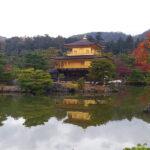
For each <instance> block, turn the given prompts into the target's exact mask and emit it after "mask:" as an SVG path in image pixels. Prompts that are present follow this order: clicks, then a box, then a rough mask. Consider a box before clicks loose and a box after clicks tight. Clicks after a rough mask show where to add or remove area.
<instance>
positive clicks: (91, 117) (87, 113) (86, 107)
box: [57, 98, 107, 128]
mask: <svg viewBox="0 0 150 150" xmlns="http://www.w3.org/2000/svg"><path fill="white" fill-rule="evenodd" d="M106 104H107V102H106V101H104V100H94V99H86V100H85V99H84V100H79V99H71V98H70V99H69V98H67V99H64V100H63V101H62V102H60V103H59V104H58V105H57V106H58V107H59V108H62V109H64V110H65V111H66V115H67V119H65V120H64V122H65V123H70V124H75V125H79V126H82V127H83V128H86V127H88V126H91V125H95V124H97V123H96V120H97V116H96V115H95V114H96V110H97V109H96V108H95V107H96V106H97V107H99V106H102V105H106ZM102 118H103V117H102ZM100 122H101V123H103V121H100Z"/></svg>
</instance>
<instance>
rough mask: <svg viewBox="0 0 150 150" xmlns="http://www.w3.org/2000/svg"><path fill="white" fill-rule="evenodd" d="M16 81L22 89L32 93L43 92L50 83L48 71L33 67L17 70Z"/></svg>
mask: <svg viewBox="0 0 150 150" xmlns="http://www.w3.org/2000/svg"><path fill="white" fill-rule="evenodd" d="M17 81H18V84H19V85H20V87H21V89H22V90H24V91H26V92H31V93H33V94H39V93H43V92H45V91H46V90H48V89H49V88H50V87H51V85H52V79H51V76H50V74H49V73H47V72H44V71H42V70H35V69H33V68H29V69H22V70H19V71H18V76H17Z"/></svg>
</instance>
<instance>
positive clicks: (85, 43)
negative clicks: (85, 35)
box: [65, 39, 101, 47]
mask: <svg viewBox="0 0 150 150" xmlns="http://www.w3.org/2000/svg"><path fill="white" fill-rule="evenodd" d="M93 45H96V46H98V47H101V45H100V44H98V43H96V42H91V41H89V40H88V39H82V40H79V41H75V42H73V43H69V44H65V46H66V47H77V46H93Z"/></svg>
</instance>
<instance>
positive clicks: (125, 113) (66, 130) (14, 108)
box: [0, 87, 150, 150]
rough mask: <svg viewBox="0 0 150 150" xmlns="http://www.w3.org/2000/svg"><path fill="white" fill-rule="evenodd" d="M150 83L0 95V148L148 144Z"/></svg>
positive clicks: (91, 149) (85, 149)
mask: <svg viewBox="0 0 150 150" xmlns="http://www.w3.org/2000/svg"><path fill="white" fill-rule="evenodd" d="M148 103H150V88H149V87H146V88H126V89H125V90H122V91H121V92H119V93H115V94H112V95H109V96H105V97H104V96H103V97H102V96H101V97H99V96H96V95H93V96H89V95H88V96H87V95H86V96H81V95H80V96H79V95H65V96H56V95H55V96H48V97H34V96H23V95H1V96H0V150H122V149H123V148H124V147H126V146H128V147H130V146H134V145H136V144H138V143H141V144H143V143H147V144H148V145H149V146H150V114H144V113H143V112H142V110H143V109H144V108H145V107H146V106H147V104H148Z"/></svg>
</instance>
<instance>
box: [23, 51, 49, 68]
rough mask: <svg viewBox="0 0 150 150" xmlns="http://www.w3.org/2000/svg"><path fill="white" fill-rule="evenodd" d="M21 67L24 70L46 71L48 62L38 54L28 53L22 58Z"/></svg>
mask: <svg viewBox="0 0 150 150" xmlns="http://www.w3.org/2000/svg"><path fill="white" fill-rule="evenodd" d="M23 66H24V67H26V68H34V69H41V70H46V69H48V62H47V61H46V59H44V57H42V56H41V55H39V54H36V53H29V54H26V55H25V57H24V64H23Z"/></svg>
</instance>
